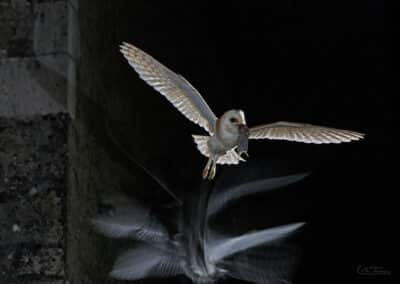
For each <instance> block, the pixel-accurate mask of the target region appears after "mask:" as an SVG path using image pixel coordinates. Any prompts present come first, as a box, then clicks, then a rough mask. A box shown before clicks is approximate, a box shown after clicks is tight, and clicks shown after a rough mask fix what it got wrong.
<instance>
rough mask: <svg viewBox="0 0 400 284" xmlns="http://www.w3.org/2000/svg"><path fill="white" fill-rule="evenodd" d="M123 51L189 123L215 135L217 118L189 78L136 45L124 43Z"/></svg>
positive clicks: (137, 69)
mask: <svg viewBox="0 0 400 284" xmlns="http://www.w3.org/2000/svg"><path fill="white" fill-rule="evenodd" d="M120 48H121V53H122V54H123V55H124V57H125V58H126V59H127V60H128V63H129V64H130V65H131V66H132V67H133V69H135V71H136V72H137V73H138V74H139V77H140V78H141V79H143V80H144V81H145V82H146V83H147V84H149V85H150V86H152V87H153V88H154V89H155V90H157V91H158V92H160V93H161V94H162V95H163V96H165V97H166V98H167V99H168V100H169V101H170V102H171V103H172V104H173V105H174V106H175V107H176V108H177V109H178V110H179V111H180V112H181V113H182V114H183V115H184V116H186V117H187V118H188V119H189V120H191V121H192V122H194V123H196V124H198V125H200V126H201V127H203V128H204V129H205V130H206V131H208V132H209V133H210V134H212V133H214V129H215V123H216V121H217V117H216V116H215V114H214V113H213V112H212V110H211V109H210V107H209V106H208V105H207V103H206V101H205V100H204V99H203V98H202V96H201V95H200V93H199V92H198V91H197V90H196V89H195V88H194V87H193V86H192V85H191V84H190V83H189V82H188V81H187V80H186V79H185V78H183V77H182V76H181V75H179V74H176V73H174V72H173V71H171V70H170V69H168V68H167V67H165V66H164V65H162V64H161V63H160V62H158V61H157V60H155V59H154V58H153V57H152V56H150V55H148V54H147V53H145V52H144V51H142V50H140V49H139V48H137V47H135V46H133V45H132V44H129V43H126V42H124V43H123V44H122V45H121V46H120Z"/></svg>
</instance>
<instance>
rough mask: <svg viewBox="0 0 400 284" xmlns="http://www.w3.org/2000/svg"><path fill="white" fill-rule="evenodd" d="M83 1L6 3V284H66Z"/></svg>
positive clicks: (2, 192)
mask: <svg viewBox="0 0 400 284" xmlns="http://www.w3.org/2000/svg"><path fill="white" fill-rule="evenodd" d="M75 2H76V1H64V0H58V1H50V0H49V1H38V0H32V1H27V0H0V283H7V284H12V283H64V282H65V281H66V267H65V261H64V260H65V241H66V237H65V236H66V226H65V220H66V202H65V200H66V195H67V172H68V171H67V168H68V167H67V165H68V155H67V152H68V150H67V145H68V143H67V131H68V125H69V121H70V119H69V116H68V115H67V114H66V113H67V110H71V113H73V105H74V104H73V102H74V86H75V68H76V64H77V58H78V55H77V54H78V53H77V49H76V47H75V46H76V43H77V41H76V39H77V36H76V34H77V27H76V13H77V6H75V4H76V3H75Z"/></svg>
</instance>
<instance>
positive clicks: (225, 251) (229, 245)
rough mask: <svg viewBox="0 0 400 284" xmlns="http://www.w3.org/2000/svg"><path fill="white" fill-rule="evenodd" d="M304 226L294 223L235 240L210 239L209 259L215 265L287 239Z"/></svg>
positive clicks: (242, 236)
mask: <svg viewBox="0 0 400 284" xmlns="http://www.w3.org/2000/svg"><path fill="white" fill-rule="evenodd" d="M303 225H304V223H293V224H288V225H283V226H279V227H274V228H271V229H265V230H261V231H258V232H253V233H247V234H244V235H241V236H238V237H233V238H216V239H215V238H214V239H213V240H212V239H210V243H209V259H210V260H211V261H212V262H214V263H215V262H218V261H220V260H222V259H224V258H226V257H229V256H232V255H234V254H236V253H239V252H242V251H245V250H247V249H251V248H254V247H256V246H260V245H265V244H268V243H271V242H274V241H276V240H278V239H282V238H284V237H287V236H288V235H289V234H291V233H292V232H294V231H296V230H297V229H299V228H300V227H302V226H303Z"/></svg>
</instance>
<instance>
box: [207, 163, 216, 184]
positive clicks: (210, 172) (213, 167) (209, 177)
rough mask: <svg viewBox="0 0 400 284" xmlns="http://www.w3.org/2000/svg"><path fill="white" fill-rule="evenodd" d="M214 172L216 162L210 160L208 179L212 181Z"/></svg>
mask: <svg viewBox="0 0 400 284" xmlns="http://www.w3.org/2000/svg"><path fill="white" fill-rule="evenodd" d="M216 172H217V162H216V161H215V160H212V163H211V168H210V171H209V173H208V179H209V180H212V179H213V178H214V177H215V173H216Z"/></svg>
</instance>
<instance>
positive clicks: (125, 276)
mask: <svg viewBox="0 0 400 284" xmlns="http://www.w3.org/2000/svg"><path fill="white" fill-rule="evenodd" d="M181 273H182V269H181V267H180V261H179V258H178V257H176V256H175V255H172V254H171V255H169V254H166V253H165V252H163V251H161V250H157V249H155V248H152V247H150V246H144V245H142V246H139V247H137V248H135V249H132V250H129V251H127V252H125V253H124V254H122V255H121V256H120V257H119V258H118V259H117V261H116V262H115V264H114V267H113V269H112V271H111V272H110V276H111V277H113V278H116V279H121V280H138V279H143V278H148V277H157V278H161V277H171V276H176V275H179V274H181Z"/></svg>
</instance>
